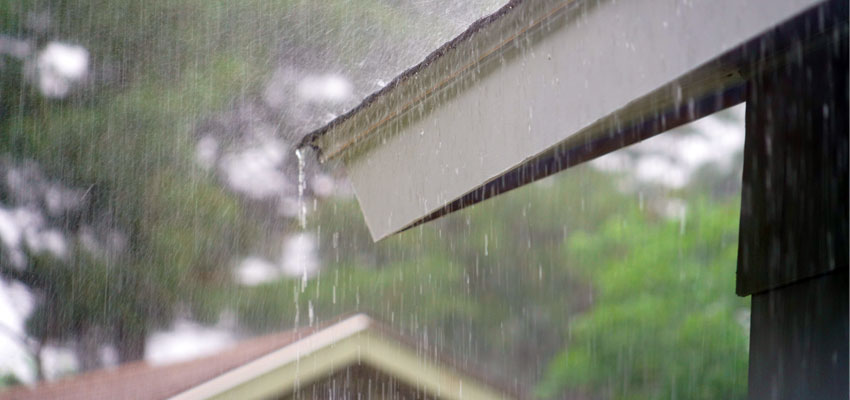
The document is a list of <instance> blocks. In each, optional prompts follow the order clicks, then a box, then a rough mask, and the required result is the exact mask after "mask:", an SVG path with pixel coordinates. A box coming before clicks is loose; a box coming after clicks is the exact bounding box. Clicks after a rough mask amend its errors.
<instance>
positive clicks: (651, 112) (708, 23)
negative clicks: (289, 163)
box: [303, 0, 846, 240]
mask: <svg viewBox="0 0 850 400" xmlns="http://www.w3.org/2000/svg"><path fill="white" fill-rule="evenodd" d="M844 3H845V2H843V1H832V2H825V1H822V0H750V1H744V2H742V1H739V0H693V1H679V0H670V1H655V0H630V1H608V0H601V1H582V0H572V1H570V0H567V1H564V0H537V1H512V2H510V3H509V4H508V5H506V6H505V7H504V8H502V9H501V10H499V11H498V12H497V13H495V14H493V15H491V16H489V17H487V18H484V19H482V20H480V21H478V22H476V23H475V24H473V25H472V26H471V27H470V28H469V29H468V30H467V31H466V32H465V33H463V34H462V35H460V36H459V37H458V38H456V39H454V40H452V41H451V42H449V43H447V44H446V45H445V46H443V47H441V48H440V49H438V50H437V51H436V52H434V53H433V54H432V55H430V56H429V57H428V58H426V59H425V60H424V61H423V62H422V63H420V64H418V65H417V66H415V67H413V68H412V69H410V70H408V71H407V72H405V73H403V74H402V75H400V76H399V77H398V78H396V79H395V80H394V81H393V82H391V83H390V84H389V85H388V86H387V87H385V88H384V89H382V90H381V91H379V92H377V93H375V94H373V95H372V96H370V97H368V98H367V99H366V100H365V101H364V102H363V103H362V104H361V105H360V106H358V107H356V108H355V109H353V110H352V111H351V112H349V113H347V114H345V115H343V116H341V117H339V118H337V119H335V120H334V121H332V122H331V123H330V124H328V125H327V126H325V127H323V128H322V129H319V130H318V131H316V132H313V133H311V134H310V135H308V136H307V137H306V138H305V140H304V142H303V144H304V145H309V146H311V147H313V148H314V149H317V151H318V155H319V158H320V160H321V161H323V162H325V161H329V160H335V159H338V160H341V161H342V162H344V164H345V166H346V168H347V172H348V175H349V177H350V180H351V182H352V184H353V186H354V189H355V192H356V193H357V198H358V200H359V201H360V205H361V208H362V210H363V213H364V216H365V219H366V223H367V225H368V227H369V229H370V231H371V233H372V236H373V238H374V239H376V240H378V239H381V238H384V237H386V236H388V235H390V234H392V233H395V232H398V231H402V230H405V229H407V228H410V227H412V226H415V225H417V224H420V223H422V222H425V221H428V220H431V219H434V218H437V217H439V216H441V215H444V214H446V213H449V212H452V211H454V210H457V209H460V208H463V207H465V206H467V205H470V204H474V203H476V202H479V201H481V200H484V199H486V198H488V197H491V196H494V195H496V194H499V193H502V192H505V191H507V190H511V189H513V188H516V187H518V186H521V185H524V184H526V183H529V182H531V181H534V180H536V179H540V178H542V177H545V176H548V175H550V174H552V173H554V172H557V171H560V170H562V169H564V168H567V167H570V166H572V165H576V164H578V163H581V162H583V161H586V160H589V159H591V158H594V157H597V156H599V155H602V154H605V153H607V152H611V151H614V150H616V149H619V148H621V147H624V146H627V145H629V144H631V143H634V142H636V141H639V140H643V139H645V138H647V137H650V136H652V135H655V134H657V133H660V132H663V131H665V130H668V129H671V128H673V127H675V126H678V125H681V124H683V123H686V122H689V121H692V120H695V119H698V118H700V117H702V116H705V115H708V114H710V113H713V112H715V111H718V110H720V109H723V108H725V107H729V106H731V105H734V104H737V103H740V102H742V101H744V98H745V88H744V82H745V80H746V78H747V74H750V73H755V72H754V71H753V70H752V69H751V68H749V67H751V66H752V65H753V60H754V59H755V58H758V57H762V58H763V57H764V54H768V53H769V54H779V53H778V52H776V51H772V50H775V49H776V48H787V51H790V52H793V51H803V50H802V47H800V46H797V47H795V44H799V43H798V42H801V41H802V40H806V41H808V40H809V39H811V38H815V37H818V36H819V35H820V36H823V35H824V34H825V33H828V32H830V31H831V29H833V27H832V26H830V25H831V24H833V25H834V24H835V23H836V22H835V20H838V21H839V22H838V23H839V24H844V25H845V26H846V18H843V19H842V17H841V16H837V17H832V16H831V12H832V11H833V10H832V9H833V8H839V9H841V10H846V4H844ZM804 14H807V15H809V16H810V17H811V18H815V19H814V21H820V23H816V24H814V26H809V25H812V24H803V25H806V26H801V24H800V23H799V22H798V23H794V21H795V19H796V20H799V19H800V18H802V15H804ZM844 16H845V17H846V11H845V12H844ZM811 18H810V19H811ZM824 21H826V22H824ZM798 47H799V48H798ZM769 49H770V50H771V51H770V52H767V51H766V50H769ZM765 64H766V63H765V62H764V60H760V63H759V65H765ZM767 64H769V63H767Z"/></svg>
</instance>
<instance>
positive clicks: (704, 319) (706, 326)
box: [538, 199, 749, 399]
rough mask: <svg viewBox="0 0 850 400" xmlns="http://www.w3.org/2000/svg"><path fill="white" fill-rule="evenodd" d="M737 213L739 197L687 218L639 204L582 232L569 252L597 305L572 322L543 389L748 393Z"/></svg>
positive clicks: (639, 394) (693, 208)
mask: <svg viewBox="0 0 850 400" xmlns="http://www.w3.org/2000/svg"><path fill="white" fill-rule="evenodd" d="M733 200H737V199H733ZM737 217H738V206H737V201H731V202H727V203H725V204H717V203H712V202H709V201H706V200H695V201H692V202H691V203H690V208H689V209H688V212H687V213H686V214H684V217H683V218H682V219H680V220H678V221H676V220H672V221H671V220H659V219H653V218H651V217H648V216H647V215H646V213H644V212H640V211H638V210H633V211H630V212H628V213H625V215H620V216H617V217H612V218H609V219H608V220H607V222H605V224H604V226H603V227H602V229H600V230H599V231H597V232H582V233H578V234H576V235H573V236H572V237H571V238H570V239H569V240H568V241H567V246H566V247H565V257H566V259H567V260H568V265H569V266H570V267H571V268H576V269H578V270H580V271H582V273H583V275H584V276H586V277H587V279H589V280H590V281H591V282H592V283H593V288H594V289H593V297H594V306H593V307H592V308H591V309H590V310H589V311H588V312H586V313H582V314H579V315H578V316H575V317H574V318H572V319H571V320H570V321H569V322H568V324H569V326H570V335H569V340H568V344H567V348H566V349H565V350H564V351H563V352H562V353H561V354H559V355H557V356H556V357H555V358H554V360H553V361H552V362H551V364H550V366H549V369H548V371H547V373H546V377H545V379H544V380H543V381H542V383H541V384H540V386H539V388H538V393H539V394H540V395H541V396H543V397H553V396H555V395H557V394H561V393H564V392H565V391H566V392H578V393H582V392H585V393H594V394H596V395H599V396H602V397H604V398H617V399H619V398H624V399H625V398H629V399H655V398H665V399H666V398H683V399H721V398H722V399H736V398H741V399H742V398H744V397H745V396H746V365H747V343H748V336H747V327H746V326H745V325H746V322H745V321H747V318H746V312H747V311H748V310H749V307H748V306H749V304H748V303H749V301H748V300H746V299H742V298H738V297H736V296H735V294H734V293H735V292H734V276H735V265H736V254H737V253H736V251H737V229H738V224H737V222H738V218H737Z"/></svg>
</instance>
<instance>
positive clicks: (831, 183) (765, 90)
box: [737, 15, 850, 399]
mask: <svg viewBox="0 0 850 400" xmlns="http://www.w3.org/2000/svg"><path fill="white" fill-rule="evenodd" d="M844 18H846V15H845V16H844ZM815 22H816V21H815ZM847 47H848V42H847V31H846V25H845V27H844V28H842V29H839V30H838V31H836V32H835V33H834V34H828V35H825V36H823V37H821V38H818V39H816V40H813V41H810V42H806V43H802V42H799V41H798V42H794V43H793V45H792V48H791V49H789V50H790V51H787V52H785V53H782V54H780V55H770V54H763V55H759V56H758V57H760V58H758V59H757V60H755V61H754V64H753V67H754V68H753V71H754V72H753V75H752V77H751V80H750V82H749V86H748V99H747V121H746V129H747V138H746V142H745V149H744V152H745V155H744V176H743V180H744V182H743V183H744V185H743V193H742V205H741V230H740V246H739V253H738V275H737V292H738V294H739V295H741V296H747V295H752V320H751V336H750V367H749V396H750V399H847V398H848V275H847V268H848V154H850V153H848V129H850V127H849V126H848V79H847V75H848V57H847Z"/></svg>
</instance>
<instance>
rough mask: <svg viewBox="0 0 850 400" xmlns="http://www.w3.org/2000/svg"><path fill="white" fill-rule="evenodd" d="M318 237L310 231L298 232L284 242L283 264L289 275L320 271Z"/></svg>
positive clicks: (312, 273) (310, 273) (303, 274)
mask: <svg viewBox="0 0 850 400" xmlns="http://www.w3.org/2000/svg"><path fill="white" fill-rule="evenodd" d="M316 250H317V243H316V238H315V237H313V235H311V234H309V233H297V234H294V235H292V236H289V237H287V238H286V241H284V243H283V258H282V259H281V266H282V267H283V273H284V274H286V275H288V276H293V277H297V276H313V275H315V274H316V272H318V271H319V259H318V257H317V255H316Z"/></svg>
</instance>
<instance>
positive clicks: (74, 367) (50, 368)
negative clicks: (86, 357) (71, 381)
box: [41, 345, 80, 381]
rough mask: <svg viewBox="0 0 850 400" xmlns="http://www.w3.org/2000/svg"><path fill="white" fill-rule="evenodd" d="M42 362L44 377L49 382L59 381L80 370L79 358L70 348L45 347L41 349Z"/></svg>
mask: <svg viewBox="0 0 850 400" xmlns="http://www.w3.org/2000/svg"><path fill="white" fill-rule="evenodd" d="M41 362H42V367H43V368H44V377H45V379H47V380H48V381H54V380H57V379H59V378H62V377H64V376H67V375H69V374H72V373H74V372H76V371H78V370H79V369H80V365H79V363H78V362H77V356H76V354H74V350H73V349H71V348H70V347H60V346H52V345H48V346H44V348H42V349H41Z"/></svg>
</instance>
